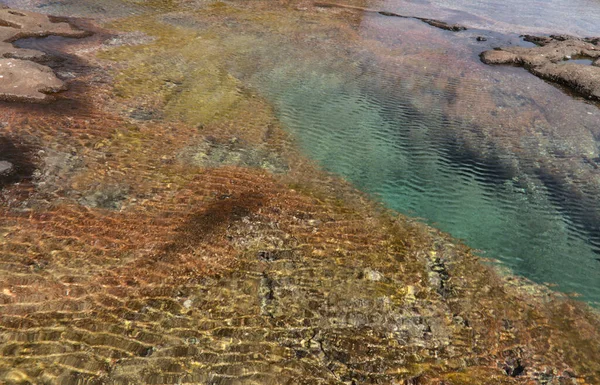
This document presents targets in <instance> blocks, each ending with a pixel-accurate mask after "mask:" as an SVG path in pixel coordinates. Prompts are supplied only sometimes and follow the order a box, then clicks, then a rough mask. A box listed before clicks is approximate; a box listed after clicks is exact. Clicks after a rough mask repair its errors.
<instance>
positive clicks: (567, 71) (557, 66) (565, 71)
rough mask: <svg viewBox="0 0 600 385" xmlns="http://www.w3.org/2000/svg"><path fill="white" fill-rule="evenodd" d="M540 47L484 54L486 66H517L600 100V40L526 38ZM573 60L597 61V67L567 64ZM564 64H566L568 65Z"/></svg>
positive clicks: (493, 51) (595, 62)
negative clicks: (599, 65)
mask: <svg viewBox="0 0 600 385" xmlns="http://www.w3.org/2000/svg"><path fill="white" fill-rule="evenodd" d="M526 40H527V41H530V42H533V43H535V44H537V45H538V47H533V48H525V47H504V48H500V49H496V50H490V51H485V52H483V53H482V54H481V60H482V61H483V62H484V63H486V64H516V65H521V66H523V67H525V68H527V69H528V70H529V71H530V72H531V73H532V74H534V75H536V76H538V77H541V78H543V79H547V80H551V81H553V82H556V83H560V84H563V85H565V86H567V87H569V88H571V89H573V90H574V91H576V92H578V93H580V94H581V95H583V96H585V97H587V98H590V99H595V100H600V68H598V63H599V60H600V59H599V58H600V39H598V38H587V39H579V38H576V37H571V36H562V35H561V36H551V37H539V36H526ZM573 58H588V59H592V60H595V61H594V65H592V66H590V65H585V64H579V63H568V61H569V60H571V59H573ZM565 61H567V62H566V63H565Z"/></svg>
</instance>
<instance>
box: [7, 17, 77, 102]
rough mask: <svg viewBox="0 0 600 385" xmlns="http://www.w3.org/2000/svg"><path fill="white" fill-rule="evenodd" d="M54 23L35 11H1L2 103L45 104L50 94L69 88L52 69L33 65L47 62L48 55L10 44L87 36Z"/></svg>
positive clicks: (65, 25)
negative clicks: (55, 36) (53, 36)
mask: <svg viewBox="0 0 600 385" xmlns="http://www.w3.org/2000/svg"><path fill="white" fill-rule="evenodd" d="M54 21H55V20H53V19H52V18H51V17H49V16H47V15H42V14H38V13H34V12H28V11H16V10H12V9H0V57H1V58H2V59H0V100H5V101H27V102H44V101H48V100H49V97H48V94H50V93H54V92H58V91H62V90H64V89H65V88H66V86H65V84H64V82H63V81H62V80H60V79H59V78H58V77H57V76H56V75H55V74H54V72H53V71H52V70H51V69H50V68H48V67H46V66H44V65H41V64H38V63H34V62H33V61H41V60H43V59H45V58H46V54H44V53H43V52H40V51H37V50H32V49H25V48H17V47H15V46H13V44H11V43H13V42H14V41H16V40H19V39H23V38H30V37H45V36H50V35H57V36H64V37H77V38H80V37H84V36H87V35H88V33H87V32H86V31H82V30H77V29H74V28H73V27H71V26H70V25H69V24H68V23H65V22H54Z"/></svg>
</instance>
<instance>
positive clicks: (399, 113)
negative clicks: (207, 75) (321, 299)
mask: <svg viewBox="0 0 600 385" xmlns="http://www.w3.org/2000/svg"><path fill="white" fill-rule="evenodd" d="M297 76H298V74H293V76H292V74H286V73H282V72H278V73H277V72H274V73H272V74H270V75H268V76H267V80H268V85H269V87H268V88H266V93H267V94H268V95H270V96H271V97H272V100H273V101H274V102H275V104H276V106H277V109H278V112H279V115H280V117H281V119H282V121H283V123H284V124H285V126H286V127H288V128H289V129H290V130H291V131H292V132H293V133H294V134H296V135H297V136H298V137H299V138H300V142H301V145H302V147H303V149H304V150H305V151H306V152H308V153H309V154H310V155H311V157H313V158H314V159H316V160H317V161H318V162H320V164H322V165H323V166H324V167H325V168H326V169H328V170H329V171H331V172H334V173H337V174H341V175H343V176H345V177H346V178H347V179H348V180H350V181H352V182H354V183H355V184H356V185H358V186H359V187H360V188H362V189H364V190H366V191H369V192H371V193H373V194H375V195H376V196H378V197H380V199H381V200H382V201H383V202H385V203H386V204H387V205H388V206H389V207H391V208H393V209H396V210H398V211H400V212H402V213H406V214H408V215H412V216H417V217H421V218H424V219H425V220H426V221H427V222H429V223H431V224H432V225H434V226H436V227H438V228H440V229H442V230H444V231H448V232H450V233H451V234H452V235H453V236H455V237H458V238H462V239H464V240H465V242H466V243H467V244H469V245H470V246H472V247H474V248H478V249H481V250H483V251H484V254H483V255H485V256H489V257H493V258H498V259H499V260H500V261H502V262H504V263H505V264H506V265H508V266H509V267H510V268H512V269H514V271H516V272H518V273H520V274H523V275H525V276H527V277H530V278H532V279H534V280H536V281H538V282H556V283H558V284H559V288H560V289H561V290H565V291H567V292H578V293H581V294H582V295H583V297H584V298H585V299H587V300H590V301H597V300H598V299H600V287H599V285H598V283H599V282H600V263H599V262H598V261H597V260H596V258H598V257H599V254H597V252H598V250H597V248H595V247H594V246H593V245H592V244H591V242H589V239H588V235H587V234H585V232H582V231H578V230H577V229H576V227H575V226H573V223H572V222H571V220H570V219H569V218H568V217H566V216H565V215H564V213H562V212H561V209H560V208H559V207H556V205H554V204H553V203H552V201H551V198H550V197H549V195H550V194H549V192H548V191H547V190H546V189H545V188H544V187H539V186H538V187H533V185H532V187H531V190H528V189H527V188H526V187H523V185H522V183H519V179H520V176H518V175H515V176H512V177H511V176H510V175H502V174H503V168H504V167H503V163H507V164H508V163H510V159H500V158H499V159H498V164H482V163H478V161H477V160H476V159H474V158H472V154H469V153H468V152H467V151H464V149H461V145H460V144H459V143H448V142H440V140H439V139H438V138H439V137H440V131H443V130H444V129H445V128H446V127H445V125H447V124H452V123H449V122H444V121H443V120H444V117H443V116H442V115H441V114H440V113H436V112H435V111H432V113H431V114H430V115H428V116H423V115H420V114H418V113H415V111H414V109H413V108H411V106H410V101H405V103H404V104H403V103H397V102H396V103H390V104H388V105H385V104H383V105H382V104H381V102H380V101H378V100H375V99H374V98H372V97H371V96H370V95H369V94H368V93H367V92H365V91H364V90H362V89H361V88H360V87H359V86H358V85H357V84H355V83H354V82H348V83H344V84H339V83H337V82H336V81H335V79H333V77H327V76H324V77H313V76H307V77H304V78H303V79H297ZM292 77H293V78H296V80H295V81H294V82H292V83H290V82H289V80H288V81H287V83H286V82H285V81H284V79H290V78H292ZM282 84H285V86H282ZM395 96H396V97H398V98H399V99H396V101H398V100H402V97H401V96H398V95H395ZM521 177H522V176H521Z"/></svg>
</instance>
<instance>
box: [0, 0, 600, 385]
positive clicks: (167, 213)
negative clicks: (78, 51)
mask: <svg viewBox="0 0 600 385" xmlns="http://www.w3.org/2000/svg"><path fill="white" fill-rule="evenodd" d="M248 3H251V5H248ZM239 4H241V5H240V8H242V9H238V8H232V9H229V8H228V6H226V5H223V4H222V3H221V4H219V5H218V6H215V7H214V8H213V9H208V10H207V11H206V12H203V13H202V15H201V16H202V17H206V18H211V20H212V21H213V22H214V23H215V24H216V25H219V26H223V25H224V23H223V21H227V22H228V23H231V25H234V26H236V25H238V23H242V22H244V19H245V18H250V19H251V20H253V21H254V22H257V21H256V20H255V19H254V18H257V17H263V18H264V22H265V24H266V25H268V26H269V28H275V27H279V28H280V29H281V30H290V31H292V33H294V34H295V33H297V31H300V32H301V33H299V34H298V35H305V33H306V28H307V23H298V24H297V25H294V24H293V23H290V24H286V23H287V22H288V18H291V17H292V16H290V13H289V12H288V9H286V8H284V7H281V8H278V7H277V5H276V4H275V3H274V2H272V1H269V2H265V4H267V6H268V8H267V11H264V12H260V11H257V10H255V9H253V8H251V7H255V6H256V4H258V1H257V2H245V1H240V2H239ZM243 7H249V8H248V10H246V9H243ZM311 16H314V15H311ZM302 17H303V18H304V17H308V16H305V15H302ZM157 18H158V19H160V17H157ZM316 20H317V21H318V22H319V23H326V22H327V21H328V20H323V19H321V20H319V19H316ZM274 22H277V23H281V24H275V23H274ZM155 23H156V24H155ZM315 24H317V23H315ZM157 25H158V27H157ZM309 27H310V24H309ZM113 28H117V27H113ZM121 28H137V29H140V30H144V28H145V30H144V31H145V32H147V33H148V34H156V35H159V36H158V37H157V39H155V40H152V41H151V42H149V43H148V44H146V45H145V46H141V47H133V46H127V45H123V46H121V47H118V48H115V51H116V52H109V53H105V56H106V57H112V62H108V60H106V61H105V62H104V64H105V66H106V67H100V68H96V71H111V73H112V72H113V71H114V72H117V71H125V70H126V69H129V70H130V72H124V73H122V74H120V77H119V76H116V75H115V76H114V79H115V80H114V82H115V83H114V84H111V86H114V87H115V88H114V89H112V88H110V87H107V86H106V84H105V83H101V82H91V83H90V91H89V92H87V93H86V94H85V95H80V96H81V98H84V97H85V98H90V99H92V98H94V97H96V98H97V99H92V101H94V102H96V103H98V105H97V106H96V107H98V108H96V109H95V110H93V111H91V112H90V110H87V109H81V108H71V107H72V106H68V108H65V105H66V104H60V102H59V103H56V108H46V109H44V108H43V107H49V106H34V107H36V108H28V109H27V110H25V111H26V113H25V114H24V113H23V111H24V110H23V109H19V108H20V107H22V106H14V105H10V106H7V105H0V112H1V113H2V116H3V120H6V121H7V124H6V130H7V131H11V132H13V134H14V135H15V136H16V135H17V134H18V135H19V136H21V137H23V136H28V137H31V138H33V139H35V142H36V143H38V144H39V146H40V147H41V148H43V149H44V150H43V151H44V153H41V152H38V155H39V157H40V160H39V161H40V163H43V166H42V167H41V171H40V174H39V176H38V179H41V180H43V182H45V183H41V182H40V181H38V183H37V184H36V186H35V191H34V193H32V194H29V195H25V194H22V191H23V190H24V189H25V187H24V186H14V188H11V189H10V191H6V192H5V191H3V194H4V193H5V194H6V195H7V196H8V197H9V198H10V199H6V200H3V201H0V382H3V383H7V384H10V385H12V384H26V383H40V384H54V383H57V384H72V383H73V384H74V383H88V384H98V385H100V384H146V383H161V384H177V383H220V384H239V383H260V384H269V383H270V384H296V383H304V384H340V385H342V384H353V383H354V384H382V383H386V384H390V383H399V384H406V385H408V384H421V385H424V384H431V385H441V384H446V385H448V384H450V385H464V384H470V385H471V384H473V385H481V384H486V385H487V384H528V385H529V384H575V383H577V384H594V383H597V382H598V380H600V374H599V373H600V371H599V369H600V363H598V362H597V359H596V357H598V356H599V355H600V347H599V346H598V345H597V344H596V343H595V341H597V340H598V338H599V337H598V335H599V330H600V325H599V323H600V322H599V321H598V319H597V317H596V316H595V315H594V314H592V313H591V312H589V311H588V310H586V308H585V307H584V305H583V304H578V303H576V302H572V301H568V300H565V299H564V298H563V297H561V296H560V295H556V294H553V293H551V292H549V291H548V290H546V289H544V288H543V287H540V286H536V285H530V284H528V283H527V282H526V281H522V280H519V279H517V278H512V277H504V278H503V277H500V276H498V275H497V274H496V273H495V272H493V271H492V270H491V269H490V268H488V267H486V266H485V265H483V264H482V263H481V262H480V261H479V259H478V258H477V257H475V256H474V255H473V254H472V253H471V252H470V250H468V248H466V247H465V246H462V245H460V244H459V243H457V242H456V241H453V240H451V239H449V238H448V237H447V236H444V235H443V234H440V233H438V232H436V231H434V230H432V229H428V228H426V227H425V226H423V225H419V224H415V223H413V222H412V221H410V220H409V219H407V218H404V217H399V218H398V217H395V216H392V215H390V213H387V212H385V211H383V210H381V209H380V208H377V205H376V204H374V203H372V202H370V201H369V200H368V199H367V198H366V197H364V196H363V195H361V194H360V193H358V192H357V191H355V190H354V189H352V188H351V187H349V186H348V185H347V184H346V183H345V182H344V181H343V180H341V179H339V178H336V177H334V176H331V175H328V174H326V173H324V172H323V171H322V170H319V169H318V168H316V167H314V165H312V164H311V163H310V162H308V161H306V160H305V159H304V158H303V157H301V156H300V155H299V154H298V153H297V152H295V150H294V149H289V148H287V147H285V146H288V147H289V146H292V145H291V143H293V142H292V141H291V140H290V137H289V135H288V134H286V132H285V131H284V130H283V129H282V127H281V125H280V124H279V123H278V120H277V119H276V117H275V116H274V115H273V112H272V109H271V108H270V107H269V105H268V103H266V102H265V101H264V100H263V99H262V98H261V97H260V96H258V95H256V94H253V93H252V92H250V91H248V90H244V89H242V87H240V83H241V82H239V81H237V79H234V78H233V76H231V75H230V74H229V73H228V72H227V70H226V68H227V67H226V66H225V65H223V62H225V61H228V60H230V58H231V56H229V55H227V54H224V52H226V51H224V45H223V44H222V42H221V41H220V40H216V39H218V38H220V37H222V34H219V33H214V34H206V35H202V37H203V38H202V39H198V38H197V37H198V35H196V34H195V33H189V34H188V33H186V30H185V29H183V28H181V27H178V28H176V29H168V27H167V26H166V25H164V24H159V23H158V22H157V21H156V18H154V16H148V15H142V16H139V18H138V19H137V20H126V21H125V22H124V23H123V24H122V25H121ZM311 28H315V27H314V24H313V26H312V27H311ZM161 34H162V35H161ZM190 36H191V37H194V38H190ZM247 46H248V40H247V36H243V40H242V44H240V45H239V47H240V49H243V48H245V47H247ZM252 48H253V49H256V46H253V47H252ZM90 52H94V51H93V50H88V51H86V52H85V53H82V55H84V54H88V55H91V54H90ZM138 63H143V64H145V65H139V66H138V65H137V64H138ZM251 64H252V65H254V63H251ZM124 68H125V70H124ZM198 68H199V69H200V70H198V72H194V70H197V69H198ZM155 70H156V71H155ZM158 71H160V72H158ZM157 72H158V73H160V74H161V75H163V76H162V77H157V76H156V73H157ZM180 73H181V74H183V75H185V76H183V75H182V76H181V78H182V80H183V81H180V78H179V77H178V76H176V75H179V74H180ZM98 76H99V77H100V78H103V77H102V76H100V75H98ZM157 78H158V79H157ZM119 82H120V83H119ZM190 83H191V84H190ZM192 86H193V87H192ZM180 90H183V91H180ZM187 90H191V91H192V92H184V91H187ZM117 91H118V92H120V95H121V96H115V93H116V92H117ZM210 97H213V98H215V99H216V98H217V97H220V98H219V99H216V100H217V101H216V102H214V103H213V102H212V101H211V99H210ZM153 98H154V99H153ZM115 99H116V100H117V102H118V103H116V102H115V105H117V104H118V107H119V108H122V109H124V110H126V108H125V107H123V106H126V107H140V108H136V109H134V111H140V110H142V111H150V112H154V111H155V110H158V113H157V114H149V115H150V116H152V117H153V116H161V117H163V116H164V118H161V119H139V118H140V114H134V115H133V116H132V115H131V114H127V113H123V110H120V109H116V111H115V110H111V109H110V108H108V107H110V106H107V105H106V104H107V103H110V102H112V100H115ZM169 103H170V104H169ZM206 105H209V106H210V107H211V108H210V109H206V110H208V112H205V111H200V112H199V113H197V114H191V113H189V110H190V109H192V108H196V110H198V109H201V108H205V106H206ZM156 106H158V107H156ZM27 107H30V106H27ZM37 107H40V108H37ZM52 107H55V106H54V105H53V106H52ZM113 107H114V106H113ZM141 107H143V109H142V108H141ZM169 108H170V109H169ZM182 112H185V113H186V114H187V115H186V114H183V113H182ZM177 118H178V119H177ZM200 123H201V124H200ZM232 138H235V139H234V140H232ZM1 143H2V142H0V144H1ZM267 150H268V151H269V154H272V155H271V157H268V156H267V155H268V153H267ZM1 154H4V153H3V152H2V151H0V156H2V155H1ZM0 160H5V158H0ZM7 161H9V162H11V163H14V164H16V162H14V161H13V160H12V159H8V160H7ZM277 171H281V172H277ZM111 186H112V190H111ZM119 186H122V187H119ZM115 187H116V188H115ZM7 190H9V189H7Z"/></svg>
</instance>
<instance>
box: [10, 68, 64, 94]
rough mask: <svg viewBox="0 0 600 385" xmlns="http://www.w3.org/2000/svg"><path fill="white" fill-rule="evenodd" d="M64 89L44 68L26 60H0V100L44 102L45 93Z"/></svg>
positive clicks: (48, 69)
mask: <svg viewBox="0 0 600 385" xmlns="http://www.w3.org/2000/svg"><path fill="white" fill-rule="evenodd" d="M63 89H65V85H64V83H63V82H62V81H61V80H60V79H58V78H57V77H56V75H54V72H52V70H51V69H50V68H48V67H46V66H43V65H41V64H38V63H34V62H32V61H28V60H20V59H0V100H7V101H44V100H45V99H46V98H47V95H46V94H47V93H50V92H57V91H60V90H63Z"/></svg>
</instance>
